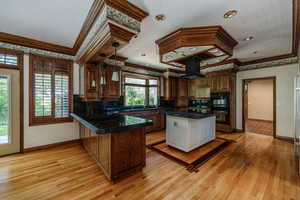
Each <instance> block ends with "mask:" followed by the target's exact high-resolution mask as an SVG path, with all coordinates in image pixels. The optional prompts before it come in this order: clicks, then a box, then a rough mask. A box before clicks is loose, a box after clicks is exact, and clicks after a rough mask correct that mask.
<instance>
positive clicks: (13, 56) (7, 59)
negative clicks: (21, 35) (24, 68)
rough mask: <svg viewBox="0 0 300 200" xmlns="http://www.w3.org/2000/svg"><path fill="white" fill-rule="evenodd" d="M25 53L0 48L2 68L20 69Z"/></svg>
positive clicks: (0, 64)
mask: <svg viewBox="0 0 300 200" xmlns="http://www.w3.org/2000/svg"><path fill="white" fill-rule="evenodd" d="M22 56H23V52H21V51H15V50H10V49H3V48H0V67H4V68H13V69H18V68H19V66H21V65H22Z"/></svg>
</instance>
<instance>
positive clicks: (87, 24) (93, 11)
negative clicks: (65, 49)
mask: <svg viewBox="0 0 300 200" xmlns="http://www.w3.org/2000/svg"><path fill="white" fill-rule="evenodd" d="M103 7H104V1H99V0H95V1H94V3H93V4H92V7H91V8H90V10H89V12H88V15H87V17H86V19H85V21H84V23H83V25H82V28H81V30H80V33H79V35H78V37H77V39H76V42H75V44H74V46H73V49H72V51H73V55H76V53H77V51H78V50H79V48H80V46H81V45H82V43H83V42H84V39H85V38H86V36H87V35H88V33H89V31H90V30H91V28H92V26H93V24H94V22H95V20H96V19H97V17H98V16H99V14H100V11H101V10H102V8H103Z"/></svg>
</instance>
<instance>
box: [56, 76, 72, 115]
mask: <svg viewBox="0 0 300 200" xmlns="http://www.w3.org/2000/svg"><path fill="white" fill-rule="evenodd" d="M68 116H69V77H68V76H67V75H55V117H56V118H62V117H68Z"/></svg>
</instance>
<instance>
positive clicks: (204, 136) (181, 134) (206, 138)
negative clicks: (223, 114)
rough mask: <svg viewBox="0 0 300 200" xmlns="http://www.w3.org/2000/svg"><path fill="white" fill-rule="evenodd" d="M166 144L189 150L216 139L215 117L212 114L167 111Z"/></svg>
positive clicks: (185, 150)
mask: <svg viewBox="0 0 300 200" xmlns="http://www.w3.org/2000/svg"><path fill="white" fill-rule="evenodd" d="M166 114H167V130H166V144H167V145H169V146H171V147H174V148H177V149H180V150H182V151H184V152H190V151H192V150H194V149H196V148H198V147H200V146H202V145H204V144H206V143H208V142H210V141H213V140H215V139H216V117H215V116H214V115H212V114H199V113H189V112H178V111H174V112H167V113H166Z"/></svg>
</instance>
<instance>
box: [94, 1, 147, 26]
mask: <svg viewBox="0 0 300 200" xmlns="http://www.w3.org/2000/svg"><path fill="white" fill-rule="evenodd" d="M96 1H97V0H96ZM105 3H106V4H107V5H109V6H111V7H113V8H115V9H117V10H119V11H121V12H122V13H124V14H126V15H128V16H130V17H132V18H134V19H136V20H138V21H139V22H141V21H142V20H143V19H145V18H146V17H147V16H149V13H147V12H145V11H143V10H142V9H140V8H139V7H137V6H135V5H134V4H132V3H130V2H129V1H126V0H105Z"/></svg>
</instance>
